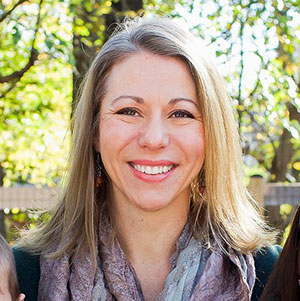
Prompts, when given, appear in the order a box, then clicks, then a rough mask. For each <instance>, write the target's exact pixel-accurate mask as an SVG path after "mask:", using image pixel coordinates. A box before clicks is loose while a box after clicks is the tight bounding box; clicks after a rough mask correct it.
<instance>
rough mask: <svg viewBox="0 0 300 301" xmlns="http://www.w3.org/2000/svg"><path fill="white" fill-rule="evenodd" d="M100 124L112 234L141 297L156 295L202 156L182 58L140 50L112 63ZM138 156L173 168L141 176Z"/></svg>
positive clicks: (198, 124) (183, 221) (193, 95)
mask: <svg viewBox="0 0 300 301" xmlns="http://www.w3.org/2000/svg"><path fill="white" fill-rule="evenodd" d="M99 132H100V137H99V142H98V145H97V148H98V150H99V151H100V153H101V156H102V161H103V164H104V167H105V169H106V171H107V173H108V175H109V177H110V178H111V181H112V196H113V197H112V207H113V211H112V212H113V213H114V224H115V227H116V229H117V238H118V240H119V242H120V245H121V247H122V249H123V250H124V252H125V254H126V256H127V258H128V259H129V261H130V262H131V264H132V265H133V267H134V269H135V271H136V274H137V276H138V278H139V280H140V282H141V285H142V290H143V294H144V297H145V299H146V300H153V299H154V298H155V297H156V296H157V294H158V293H159V292H160V291H161V290H162V288H163V286H164V281H165V278H166V276H167V274H168V272H169V268H170V267H169V259H170V256H171V254H172V253H173V252H174V250H175V244H176V241H177V239H178V237H179V235H180V233H181V232H182V229H183V227H184V225H185V224H186V222H187V218H188V212H189V205H190V204H189V198H190V183H191V182H192V180H193V179H194V178H195V177H196V176H197V175H198V174H199V171H200V169H201V167H202V165H203V161H204V129H203V122H202V116H201V112H200V109H199V103H198V98H197V93H196V88H195V85H194V82H193V79H192V76H191V74H190V72H189V70H188V68H187V66H186V65H185V63H184V62H182V61H181V60H179V59H178V58H170V57H163V56H158V55H154V54H151V53H148V52H144V51H141V52H138V53H135V54H133V55H131V56H129V57H128V58H126V59H124V60H122V61H121V62H119V63H117V64H116V65H115V66H114V67H113V68H112V70H111V74H110V76H109V80H108V84H107V93H106V95H105V97H104V99H103V102H102V105H101V112H100V123H99ZM140 160H142V161H141V162H146V163H147V162H150V163H149V164H150V165H151V164H152V165H156V164H158V165H159V164H161V165H164V162H167V163H166V165H170V166H172V169H171V171H170V172H168V173H167V176H166V177H163V178H162V179H161V175H158V176H157V175H156V176H151V175H150V176H145V177H144V174H141V173H137V172H136V171H135V170H134V169H133V167H132V163H135V162H140ZM145 160H147V161H145ZM145 165H147V164H145ZM140 176H141V177H140ZM153 242H155V243H153Z"/></svg>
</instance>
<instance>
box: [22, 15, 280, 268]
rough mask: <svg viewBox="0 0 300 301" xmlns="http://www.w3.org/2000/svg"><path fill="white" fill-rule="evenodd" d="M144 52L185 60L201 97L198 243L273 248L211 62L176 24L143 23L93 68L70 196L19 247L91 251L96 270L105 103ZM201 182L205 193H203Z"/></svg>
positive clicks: (128, 28) (81, 107) (85, 86)
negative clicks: (122, 72)
mask: <svg viewBox="0 0 300 301" xmlns="http://www.w3.org/2000/svg"><path fill="white" fill-rule="evenodd" d="M140 51H146V52H150V53H153V54H156V55H161V56H166V57H176V58H179V59H181V60H182V61H183V62H184V63H185V64H186V65H187V66H188V68H189V70H190V72H191V75H192V77H193V80H194V83H195V87H196V89H197V93H198V101H199V105H200V108H201V111H202V116H203V123H204V131H205V160H204V166H203V168H202V170H201V171H200V173H199V176H198V177H197V178H196V179H195V180H194V181H193V182H192V183H191V199H192V201H191V208H190V220H191V222H192V225H193V232H194V235H195V237H197V238H198V239H201V240H202V241H203V242H204V243H205V244H207V245H209V244H210V242H211V241H212V240H213V241H217V242H218V244H219V246H221V247H222V246H226V245H229V246H231V247H232V248H234V249H236V250H239V251H241V252H243V253H248V252H251V251H253V250H255V249H257V248H258V247H260V246H266V245H269V244H271V243H272V242H273V239H274V233H273V232H271V231H270V229H269V228H268V227H267V225H266V224H265V222H264V220H263V219H262V218H261V216H260V215H259V214H258V211H257V206H256V203H255V201H254V200H253V199H252V198H251V197H250V196H249V194H248V192H247V190H246V188H245V185H244V183H243V180H244V177H243V172H242V151H241V147H240V141H239V134H238V128H237V123H236V121H235V118H234V113H233V110H232V108H231V102H230V98H229V97H228V95H227V93H226V87H225V84H224V80H223V78H222V77H221V76H220V75H219V73H218V72H217V70H216V68H215V66H214V63H213V62H212V61H211V59H210V57H211V55H210V54H208V52H207V51H206V50H205V47H203V46H202V45H201V43H200V42H199V41H198V40H197V39H196V38H195V37H194V36H193V35H192V34H191V33H189V32H188V31H185V30H183V29H182V28H181V27H180V26H179V25H177V24H176V23H174V21H172V20H170V19H165V18H152V19H143V18H137V19H134V20H131V21H126V22H124V23H123V24H121V25H119V27H118V29H117V30H116V31H115V33H114V34H113V35H112V37H111V38H110V39H109V40H108V41H107V42H106V43H105V44H104V45H103V47H102V49H101V51H100V52H99V53H98V55H97V56H96V57H95V59H94V61H93V63H92V64H91V66H90V68H89V70H88V72H87V74H86V76H85V79H84V81H83V83H82V88H81V92H80V98H79V101H78V104H77V108H76V113H75V114H74V119H73V138H72V145H71V155H70V162H69V172H68V176H67V180H66V182H65V187H64V191H63V193H62V196H61V197H60V198H59V199H58V202H57V203H56V205H55V207H54V208H53V209H52V210H51V212H50V216H51V218H50V221H48V222H47V223H45V224H44V225H42V226H40V227H38V228H37V229H34V230H30V231H27V232H25V233H24V234H23V238H22V239H21V240H20V241H19V246H20V247H23V248H25V249H27V250H29V251H32V252H34V253H42V254H46V255H49V256H53V257H57V256H58V257H59V256H61V255H62V254H63V253H64V252H67V253H72V255H73V256H80V255H82V254H84V252H86V251H89V252H90V253H91V255H92V258H93V259H94V262H95V264H96V259H97V233H98V231H99V229H98V219H99V218H101V215H102V214H105V212H107V210H106V209H107V208H109V202H110V185H111V183H110V179H109V176H108V175H107V174H105V172H104V176H103V178H104V181H103V183H102V185H101V186H100V187H99V188H98V189H95V186H94V180H95V179H94V177H95V176H94V174H95V172H94V165H95V162H94V160H95V158H94V154H93V152H94V150H93V146H94V145H95V143H96V142H97V139H98V137H99V114H100V109H101V101H102V99H103V96H104V95H105V93H106V89H107V79H108V77H109V75H110V71H111V69H112V66H114V65H115V64H117V63H118V62H120V61H121V60H124V59H126V58H128V57H129V56H130V55H133V54H134V53H137V52H140ZM203 182H205V189H204V192H203V193H202V192H200V190H199V186H201V185H202V184H201V183H203ZM108 214H110V213H108ZM58 245H59V246H60V247H59V248H58V250H57V246H58ZM54 250H55V251H54Z"/></svg>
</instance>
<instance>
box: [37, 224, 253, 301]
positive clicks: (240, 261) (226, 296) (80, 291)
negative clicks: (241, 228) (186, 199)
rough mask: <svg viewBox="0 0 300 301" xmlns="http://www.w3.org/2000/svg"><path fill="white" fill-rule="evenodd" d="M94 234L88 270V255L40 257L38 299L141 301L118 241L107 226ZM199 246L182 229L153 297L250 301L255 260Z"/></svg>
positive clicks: (172, 300) (165, 300)
mask: <svg viewBox="0 0 300 301" xmlns="http://www.w3.org/2000/svg"><path fill="white" fill-rule="evenodd" d="M102 229H103V231H102V232H101V234H100V235H99V241H100V244H99V250H100V251H99V264H98V268H97V270H96V273H95V274H93V273H92V264H91V257H90V256H89V254H87V256H86V257H85V258H84V259H77V260H75V261H74V262H73V264H72V266H70V264H69V262H70V258H69V257H68V256H67V255H65V256H63V257H62V258H60V259H55V260H54V259H49V258H45V257H43V256H41V257H40V267H41V275H40V282H39V292H38V300H39V301H49V300H52V301H67V300H74V301H81V300H85V301H88V300H92V301H113V300H118V301H131V300H132V301H144V297H143V293H142V289H141V284H140V282H139V280H138V278H137V276H136V273H135V271H134V268H133V267H132V265H131V264H130V263H129V262H128V261H127V259H126V257H125V254H124V252H123V251H122V249H121V248H120V246H119V244H118V242H115V243H114V245H113V246H112V245H111V244H110V243H109V241H110V240H109V233H110V231H111V229H110V226H109V224H108V223H106V226H105V227H104V228H102ZM214 249H215V250H214ZM227 251H228V255H224V253H222V252H221V250H218V249H217V248H212V249H210V250H208V249H206V248H204V247H203V246H202V245H201V243H200V242H199V241H197V240H195V239H194V238H193V237H191V235H190V231H189V226H188V224H187V226H186V227H185V228H184V230H183V232H182V234H181V236H180V237H179V239H178V241H177V248H176V252H175V253H174V254H173V255H172V257H171V259H170V267H171V268H170V272H169V274H168V276H167V279H166V281H165V286H164V289H163V290H162V291H161V292H160V294H159V295H158V296H157V297H156V300H155V301H188V300H189V301H196V300H227V301H243V300H245V301H246V300H250V299H251V293H252V290H253V286H254V281H255V268H254V260H253V257H252V255H251V254H249V255H243V254H241V253H239V252H236V251H234V250H233V249H231V248H227Z"/></svg>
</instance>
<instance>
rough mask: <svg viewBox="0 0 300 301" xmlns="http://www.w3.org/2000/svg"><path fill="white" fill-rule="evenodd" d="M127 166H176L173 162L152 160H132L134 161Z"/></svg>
mask: <svg viewBox="0 0 300 301" xmlns="http://www.w3.org/2000/svg"><path fill="white" fill-rule="evenodd" d="M128 163H129V164H130V163H131V164H136V165H137V164H139V165H146V166H168V165H174V166H177V165H178V164H176V163H175V162H172V161H169V160H158V161H154V160H134V161H130V162H128Z"/></svg>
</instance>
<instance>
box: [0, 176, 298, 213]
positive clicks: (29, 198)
mask: <svg viewBox="0 0 300 301" xmlns="http://www.w3.org/2000/svg"><path fill="white" fill-rule="evenodd" d="M248 189H249V191H250V193H251V194H252V196H253V197H254V198H255V199H256V200H257V201H258V202H260V203H261V205H262V206H264V207H265V206H278V205H281V204H291V205H295V206H296V205H298V204H300V183H294V184H290V183H289V184H284V183H265V182H264V179H263V178H261V177H252V178H251V180H250V183H249V187H248ZM57 193H59V188H48V187H47V188H36V187H34V186H26V185H25V186H20V187H0V210H3V209H4V208H14V207H18V208H24V209H36V208H49V206H51V202H53V199H54V198H55V196H56V195H57Z"/></svg>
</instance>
